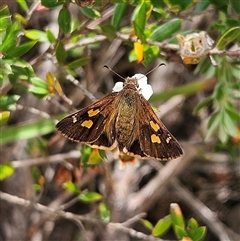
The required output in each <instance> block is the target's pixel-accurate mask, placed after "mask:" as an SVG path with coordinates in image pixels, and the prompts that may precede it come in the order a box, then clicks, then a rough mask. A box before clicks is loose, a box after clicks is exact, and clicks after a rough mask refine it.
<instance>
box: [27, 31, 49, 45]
mask: <svg viewBox="0 0 240 241" xmlns="http://www.w3.org/2000/svg"><path fill="white" fill-rule="evenodd" d="M24 34H25V36H26V37H27V38H29V39H32V40H37V41H39V42H48V38H47V34H46V33H45V32H44V31H41V30H37V29H29V30H26V31H25V32H24Z"/></svg>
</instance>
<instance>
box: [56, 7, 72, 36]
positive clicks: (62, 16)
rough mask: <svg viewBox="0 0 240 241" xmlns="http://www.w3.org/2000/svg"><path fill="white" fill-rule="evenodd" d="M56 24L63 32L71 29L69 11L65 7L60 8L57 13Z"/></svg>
mask: <svg viewBox="0 0 240 241" xmlns="http://www.w3.org/2000/svg"><path fill="white" fill-rule="evenodd" d="M58 24H59V27H60V29H61V30H62V31H63V32H64V33H69V32H70V30H71V13H70V12H69V10H68V9H67V8H62V9H61V10H60V12H59V14H58Z"/></svg>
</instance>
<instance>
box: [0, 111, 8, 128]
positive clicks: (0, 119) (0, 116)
mask: <svg viewBox="0 0 240 241" xmlns="http://www.w3.org/2000/svg"><path fill="white" fill-rule="evenodd" d="M9 117H10V111H2V112H0V127H2V126H3V125H5V124H6V123H7V121H8V119H9Z"/></svg>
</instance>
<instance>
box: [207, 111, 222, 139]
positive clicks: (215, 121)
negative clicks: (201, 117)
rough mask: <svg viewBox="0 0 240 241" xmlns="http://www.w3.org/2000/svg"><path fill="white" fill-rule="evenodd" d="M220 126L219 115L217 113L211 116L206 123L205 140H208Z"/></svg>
mask: <svg viewBox="0 0 240 241" xmlns="http://www.w3.org/2000/svg"><path fill="white" fill-rule="evenodd" d="M220 124H221V115H220V114H219V113H218V112H217V113H215V114H213V115H212V116H211V118H210V120H209V121H208V133H207V136H206V140H208V139H209V138H210V136H212V134H213V132H214V131H216V130H217V128H218V127H219V125H220Z"/></svg>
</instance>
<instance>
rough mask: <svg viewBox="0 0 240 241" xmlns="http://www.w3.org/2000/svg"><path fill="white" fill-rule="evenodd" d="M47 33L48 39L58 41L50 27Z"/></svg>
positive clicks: (52, 41)
mask: <svg viewBox="0 0 240 241" xmlns="http://www.w3.org/2000/svg"><path fill="white" fill-rule="evenodd" d="M46 35H47V38H48V41H49V42H50V43H54V42H55V41H56V38H55V36H54V34H53V32H52V31H51V30H50V29H47V30H46Z"/></svg>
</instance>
